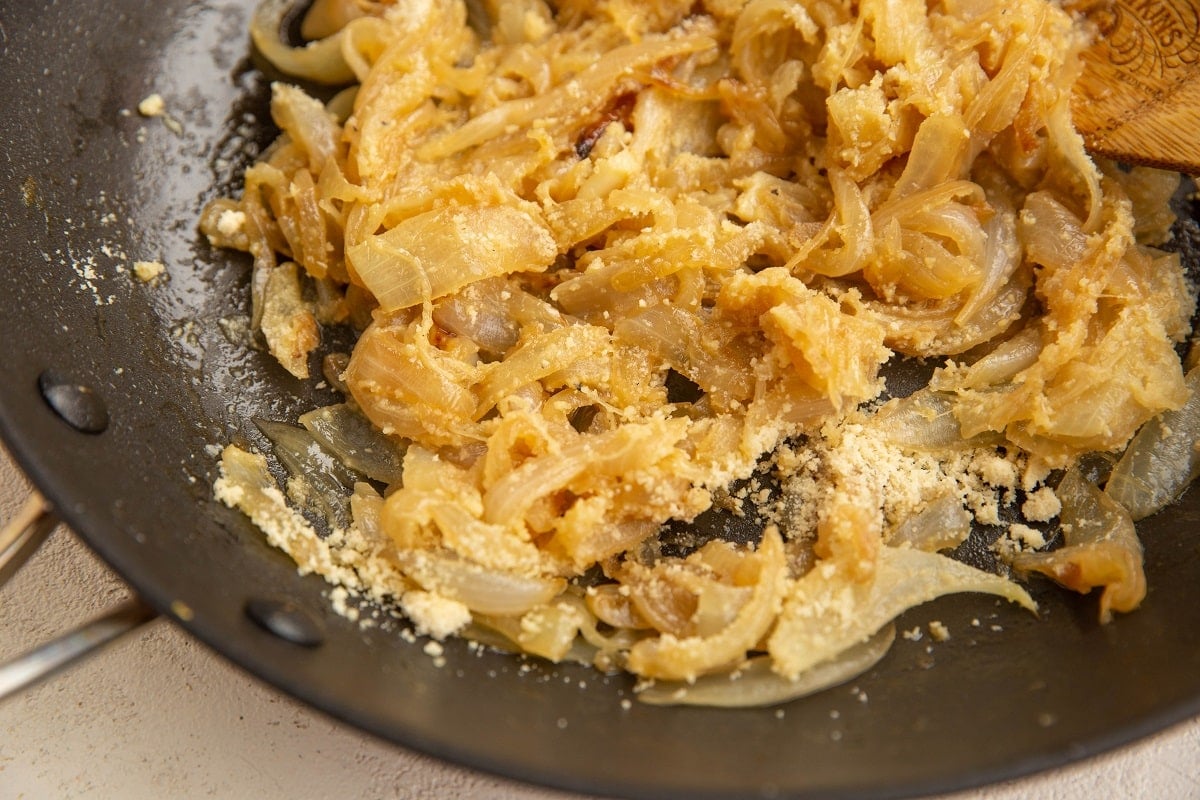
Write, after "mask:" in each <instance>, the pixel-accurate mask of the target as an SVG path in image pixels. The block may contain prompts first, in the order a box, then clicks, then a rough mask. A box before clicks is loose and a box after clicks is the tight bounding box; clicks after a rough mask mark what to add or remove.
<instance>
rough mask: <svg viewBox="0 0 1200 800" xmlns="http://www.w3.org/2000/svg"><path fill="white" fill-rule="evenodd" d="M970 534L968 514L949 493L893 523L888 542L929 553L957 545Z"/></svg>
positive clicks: (961, 504) (960, 500) (957, 497)
mask: <svg viewBox="0 0 1200 800" xmlns="http://www.w3.org/2000/svg"><path fill="white" fill-rule="evenodd" d="M970 535H971V514H970V513H969V512H968V511H967V510H966V509H965V508H963V503H962V498H960V497H959V496H958V495H957V494H955V493H953V492H950V493H947V494H944V495H942V496H941V497H939V498H937V499H936V500H934V501H933V502H931V503H930V504H929V505H927V506H925V508H923V509H921V510H920V511H918V512H917V513H916V514H913V515H912V516H910V517H908V518H907V519H905V520H904V521H903V522H901V523H900V524H899V525H897V526H896V529H895V530H894V531H893V532H892V535H891V538H889V539H888V544H889V545H891V546H892V547H904V546H908V547H912V548H914V549H916V550H924V551H925V552H927V553H933V552H937V551H938V550H948V549H950V548H952V547H958V546H959V545H960V544H962V543H963V542H965V541H966V540H967V537H968V536H970Z"/></svg>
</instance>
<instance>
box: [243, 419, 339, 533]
mask: <svg viewBox="0 0 1200 800" xmlns="http://www.w3.org/2000/svg"><path fill="white" fill-rule="evenodd" d="M254 424H255V425H257V426H258V429H259V430H260V431H262V432H263V434H265V435H266V437H267V438H268V439H270V440H271V444H272V445H273V446H274V450H275V456H276V457H277V458H278V459H279V460H280V462H282V464H283V465H284V467H286V468H287V471H288V473H289V474H290V475H291V476H292V477H293V478H295V479H298V480H300V481H302V482H303V493H299V492H291V494H293V495H294V496H293V497H292V499H293V500H295V501H296V502H297V503H300V504H301V505H303V506H305V507H307V508H310V509H312V510H313V511H315V512H317V513H319V514H321V515H322V516H323V517H324V518H325V521H326V522H328V523H329V527H330V528H331V529H337V530H346V529H347V528H349V527H350V523H351V521H352V517H351V514H350V494H351V492H353V491H354V484H355V483H356V482H357V481H359V480H361V476H360V475H359V474H358V473H356V472H354V471H353V470H350V469H347V467H346V465H345V464H343V463H342V462H341V461H340V460H338V458H337V456H335V455H334V454H333V453H330V452H329V451H328V450H326V449H325V448H323V447H321V445H320V443H319V442H317V440H316V439H315V438H313V435H312V434H311V433H309V432H308V431H306V430H304V428H300V427H297V426H295V425H289V424H287V423H286V422H272V421H270V420H265V419H255V420H254Z"/></svg>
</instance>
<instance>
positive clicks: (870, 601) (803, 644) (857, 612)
mask: <svg viewBox="0 0 1200 800" xmlns="http://www.w3.org/2000/svg"><path fill="white" fill-rule="evenodd" d="M958 592H983V593H985V594H993V595H996V596H998V597H1003V598H1005V599H1007V600H1010V601H1012V602H1014V603H1018V604H1019V605H1021V606H1022V607H1024V608H1026V609H1028V610H1030V611H1035V612H1036V610H1037V604H1036V603H1034V601H1033V598H1032V597H1030V596H1029V593H1028V592H1026V591H1025V590H1024V589H1022V588H1021V587H1020V586H1018V585H1017V584H1015V583H1013V582H1012V581H1010V580H1008V579H1007V578H1001V577H1000V576H998V575H992V574H990V573H987V572H983V571H981V570H978V569H975V568H974V567H969V566H967V565H966V564H963V563H961V562H958V561H955V560H953V559H951V558H948V557H946V556H943V555H939V554H937V553H926V552H924V551H921V550H913V549H910V548H903V549H898V548H895V547H884V548H881V550H880V552H879V558H878V561H877V562H876V564H875V578H874V580H872V581H870V582H868V583H855V582H854V581H852V580H851V579H850V578H849V576H848V575H847V574H846V572H844V571H843V570H840V569H838V568H837V565H835V564H832V563H825V564H818V565H817V566H816V567H815V568H813V569H812V570H811V571H810V572H809V573H808V574H807V575H805V576H804V577H802V578H800V579H799V580H798V581H796V583H795V585H794V588H793V590H792V593H791V595H790V596H789V597H787V598H786V599H785V601H784V606H783V611H782V613H781V614H780V615H779V622H778V623H777V624H776V626H775V631H774V633H772V634H771V638H770V639H769V640H768V644H767V649H768V651H769V652H770V654H771V656H772V657H773V658H774V660H775V671H776V672H778V673H779V674H780V675H783V676H784V677H786V678H793V679H794V678H798V677H799V676H800V675H801V673H803V672H804V671H805V670H807V669H809V668H811V667H813V666H815V665H816V664H820V663H821V662H822V661H827V660H829V659H831V658H835V657H836V656H837V655H838V654H839V653H841V652H842V651H843V650H845V649H846V648H847V647H851V646H853V645H854V644H857V643H858V642H861V641H863V640H864V639H866V638H868V637H869V636H871V635H872V634H874V633H875V632H876V631H878V630H879V629H880V628H882V627H883V626H884V625H886V624H887V623H888V622H890V621H891V620H893V619H895V618H896V617H897V616H899V615H900V614H901V613H903V612H904V611H906V610H908V609H910V608H912V607H913V606H918V605H920V604H922V603H926V602H928V601H930V600H933V599H936V598H938V597H941V596H942V595H946V594H955V593H958Z"/></svg>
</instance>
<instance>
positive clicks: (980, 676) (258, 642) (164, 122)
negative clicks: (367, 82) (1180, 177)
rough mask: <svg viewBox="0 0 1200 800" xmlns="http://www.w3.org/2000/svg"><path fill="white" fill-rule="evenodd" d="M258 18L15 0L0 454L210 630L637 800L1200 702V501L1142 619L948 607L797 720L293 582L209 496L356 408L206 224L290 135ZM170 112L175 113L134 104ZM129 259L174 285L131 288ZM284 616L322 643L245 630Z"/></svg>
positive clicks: (842, 792) (963, 759) (1070, 731)
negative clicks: (930, 628) (657, 686)
mask: <svg viewBox="0 0 1200 800" xmlns="http://www.w3.org/2000/svg"><path fill="white" fill-rule="evenodd" d="M251 10H252V4H251V3H249V2H240V1H239V2H233V1H232V0H227V1H226V2H220V1H219V0H205V2H186V1H185V0H166V1H165V2H158V3H154V4H149V3H140V2H130V1H128V0H113V2H108V3H103V4H100V3H92V2H85V1H84V0H61V1H60V2H53V3H31V2H16V0H2V1H0V75H2V77H3V80H0V108H2V109H3V111H2V113H0V142H2V143H3V145H2V147H3V150H2V152H0V219H2V220H3V222H2V223H0V225H2V228H0V297H2V298H3V302H0V363H2V365H3V371H2V375H3V378H2V379H0V435H2V436H3V439H4V441H5V443H6V444H7V446H8V447H9V449H10V451H11V452H12V454H13V456H14V457H15V458H16V460H17V461H18V462H19V464H20V465H21V466H22V468H23V469H24V470H25V471H26V473H27V475H28V476H29V478H30V479H31V480H32V481H33V482H34V483H35V484H36V485H37V486H38V487H39V488H40V489H41V490H42V491H43V492H44V493H45V494H46V496H47V497H49V498H50V499H51V500H52V502H53V504H54V506H55V507H56V510H57V512H58V513H59V514H60V515H61V516H62V517H63V518H64V519H65V520H66V521H67V522H68V523H69V524H70V525H71V527H72V528H73V529H74V530H75V531H76V532H78V533H79V535H80V536H82V537H83V538H84V539H85V540H86V541H87V543H88V544H89V545H90V546H91V547H92V548H93V549H95V550H96V552H97V553H99V554H100V555H101V556H102V557H103V558H104V559H105V560H107V561H108V562H109V563H110V564H111V565H112V566H113V567H114V568H115V569H116V570H117V571H118V572H119V573H120V574H121V575H122V576H124V578H125V579H126V580H127V581H128V582H129V583H130V584H131V586H133V587H134V588H135V589H136V590H137V591H138V592H139V593H140V594H141V595H142V596H143V597H144V598H145V599H146V600H147V601H148V602H149V603H151V604H152V605H154V606H155V607H157V608H158V609H159V610H161V611H163V612H164V613H167V614H169V615H171V616H172V617H173V618H174V619H175V620H176V621H177V622H178V623H179V624H181V625H182V626H183V627H184V628H186V629H187V630H188V631H189V632H190V633H191V634H192V635H194V636H195V637H196V638H198V639H199V640H201V641H203V642H205V643H206V644H208V645H209V646H211V647H212V648H214V649H215V650H217V651H218V652H220V653H222V654H223V655H224V656H226V657H227V658H229V659H230V660H231V661H233V662H234V663H236V664H238V665H240V666H242V667H244V668H245V669H247V670H249V671H250V672H252V673H253V674H255V675H257V676H259V677H260V678H261V679H263V680H264V681H266V682H268V683H270V684H273V685H275V686H277V687H278V688H280V689H282V690H283V691H285V692H288V693H290V694H292V695H294V696H296V697H298V698H300V699H302V700H304V701H306V702H308V703H310V704H312V705H313V706H315V707H317V708H319V709H322V710H324V711H326V712H328V713H330V714H332V715H334V716H336V717H339V718H341V719H344V720H346V721H349V722H350V723H352V724H354V725H356V726H359V727H360V728H362V729H364V730H366V731H369V732H372V733H374V734H377V735H379V736H381V737H383V738H385V739H388V740H391V741H394V742H396V743H398V744H401V745H404V746H407V747H411V748H414V749H417V750H420V751H424V752H426V753H430V754H433V755H435V756H438V757H441V758H444V759H447V760H450V761H454V762H458V763H461V764H465V765H469V766H472V767H476V768H480V769H484V770H489V771H493V772H497V773H501V774H504V775H507V776H510V777H515V778H518V779H522V780H528V781H533V782H537V783H542V784H546V785H551V786H556V787H560V788H565V789H571V790H577V791H585V792H591V793H599V794H611V795H619V796H628V797H644V798H665V797H678V798H684V797H687V798H703V797H735V796H737V797H740V796H763V797H805V798H817V797H822V798H824V797H838V798H868V797H885V796H888V797H891V796H913V795H919V794H926V793H932V792H936V791H942V790H949V789H954V788H961V787H966V786H971V785H978V784H982V783H986V782H990V781H994V780H998V779H1002V778H1007V777H1013V776H1017V775H1021V774H1025V773H1028V772H1031V771H1035V770H1039V769H1044V768H1048V767H1051V766H1056V765H1061V764H1063V763H1066V762H1068V761H1072V760H1075V759H1078V758H1081V757H1083V756H1086V755H1089V754H1092V753H1096V752H1099V751H1101V750H1105V749H1108V748H1111V747H1114V746H1116V745H1119V744H1122V743H1125V742H1128V741H1131V740H1133V739H1136V738H1138V737H1140V736H1142V735H1145V734H1147V733H1149V732H1151V731H1154V730H1157V729H1159V728H1162V727H1164V726H1166V725H1168V724H1170V723H1172V722H1175V721H1179V720H1182V719H1185V718H1188V717H1190V716H1193V715H1195V714H1197V713H1200V602H1197V600H1196V591H1197V586H1198V585H1200V547H1198V546H1197V542H1196V535H1197V528H1198V521H1200V494H1198V493H1196V492H1191V493H1189V494H1187V495H1186V496H1185V497H1184V499H1183V501H1182V502H1181V503H1180V504H1178V505H1176V506H1174V507H1172V508H1170V509H1169V510H1167V511H1166V512H1164V513H1162V514H1160V515H1158V516H1157V517H1154V518H1151V519H1149V520H1146V521H1145V523H1144V524H1142V525H1141V528H1140V530H1141V533H1142V537H1143V541H1144V543H1145V546H1146V563H1147V573H1148V577H1149V581H1150V589H1149V594H1148V596H1147V598H1146V601H1145V603H1144V605H1143V607H1142V609H1141V610H1139V611H1138V612H1136V613H1134V614H1130V615H1127V616H1122V617H1120V618H1119V619H1118V620H1117V621H1115V622H1114V623H1113V624H1110V625H1107V626H1103V627H1101V626H1100V625H1099V624H1098V623H1097V622H1096V613H1095V598H1094V597H1093V598H1087V597H1077V596H1075V595H1071V594H1069V593H1065V592H1062V591H1059V590H1055V589H1053V588H1052V587H1049V586H1048V585H1046V584H1043V583H1035V584H1033V589H1034V591H1035V595H1036V598H1037V600H1038V601H1039V603H1040V604H1041V607H1042V613H1041V617H1040V619H1035V618H1034V617H1032V616H1030V615H1028V614H1025V613H1023V612H1020V611H1018V610H1016V609H1012V608H1008V607H1004V606H1001V605H999V604H997V603H996V602H995V601H993V600H992V599H990V598H986V599H984V598H979V597H974V596H958V597H953V598H947V599H943V600H941V601H938V602H936V603H933V604H930V605H927V606H924V607H922V608H919V609H916V610H914V611H912V612H909V614H907V615H906V616H905V617H903V618H902V619H901V620H900V623H899V625H900V627H901V628H908V627H912V626H914V625H918V624H920V625H924V624H926V623H927V622H928V621H930V620H934V619H937V620H940V621H942V622H943V623H944V624H946V625H947V627H948V628H949V629H950V630H951V632H952V638H951V639H950V640H949V641H946V642H943V643H938V644H936V645H935V646H933V647H932V649H931V651H927V645H928V639H924V640H922V641H921V642H909V641H906V640H904V639H900V640H899V641H898V642H897V644H896V646H895V647H894V648H893V650H892V652H891V653H890V654H889V655H888V656H887V657H886V658H885V659H884V661H882V662H881V663H880V664H879V665H878V666H877V667H876V668H875V669H873V670H872V671H871V672H869V673H868V674H867V675H865V676H863V677H862V678H860V679H859V680H857V681H855V682H854V683H853V684H851V685H848V686H845V687H841V688H838V689H834V690H831V691H829V692H826V693H824V694H821V695H818V696H816V697H812V698H809V699H806V700H802V701H799V702H796V703H793V704H791V705H789V706H787V707H786V711H785V712H784V713H783V714H777V713H775V711H774V710H765V711H764V710H745V711H741V710H739V711H728V710H711V709H686V708H653V707H647V706H642V705H639V704H638V703H636V702H634V703H632V704H623V703H622V700H623V699H629V698H631V697H632V693H631V684H630V683H629V682H628V681H627V680H626V679H624V678H603V677H601V676H600V675H598V674H597V673H595V672H593V671H591V670H588V669H584V668H581V667H573V666H552V665H548V664H543V663H540V662H536V661H529V662H522V661H518V660H516V659H514V658H513V657H510V656H506V655H502V654H499V653H491V652H474V651H469V650H468V649H467V648H466V647H465V646H464V644H463V643H462V642H459V641H453V642H449V643H448V644H447V647H446V665H445V666H443V667H439V666H437V665H436V664H435V662H434V660H433V659H431V658H430V657H429V656H428V655H426V654H424V653H423V652H422V648H421V646H420V644H419V643H418V644H417V645H412V644H409V643H408V642H406V641H404V640H403V639H402V638H401V637H400V636H398V635H396V633H395V631H394V630H388V629H387V627H388V626H383V627H377V628H373V629H366V630H364V629H363V628H361V627H360V626H358V625H356V624H354V623H351V622H349V621H347V620H346V619H344V618H343V617H341V616H338V615H336V614H334V613H333V612H332V611H330V610H329V602H328V599H327V597H326V593H327V591H328V589H329V587H328V586H327V585H326V584H325V583H323V581H321V579H319V578H316V577H313V576H308V577H300V576H298V575H297V574H296V570H295V567H294V565H293V564H292V563H291V561H290V560H289V559H288V558H287V557H286V556H285V555H283V554H282V553H280V552H278V551H275V550H273V549H272V548H270V547H269V546H268V545H267V544H266V543H265V541H264V540H263V538H262V536H261V534H259V533H258V532H257V531H256V530H255V529H254V528H253V527H252V526H251V525H250V524H249V522H248V521H247V520H246V519H244V518H243V517H242V516H241V515H240V514H238V513H237V512H234V511H231V510H229V509H227V508H225V507H223V506H221V505H220V504H218V503H217V502H215V501H214V500H213V499H212V491H211V486H212V481H213V479H214V477H215V476H216V449H215V448H216V447H218V446H220V445H223V444H225V443H227V442H230V441H234V440H242V441H251V442H259V441H261V440H259V439H257V438H256V437H257V436H258V434H257V433H256V432H255V431H254V430H253V425H252V424H251V423H250V419H251V418H252V417H253V416H256V415H258V416H266V417H271V418H275V419H294V418H295V416H296V415H297V414H298V413H300V412H301V411H303V410H307V409H309V408H311V407H313V406H314V405H317V404H323V403H327V402H332V401H334V400H335V398H334V396H333V395H331V394H329V393H328V392H327V391H323V390H321V389H319V388H317V385H316V382H315V381H312V382H308V383H304V382H300V381H297V380H295V379H294V378H292V377H290V376H289V375H287V374H286V373H284V372H283V371H282V369H281V368H279V366H278V365H277V364H275V363H273V361H272V359H271V358H270V357H269V356H267V355H265V354H264V353H261V352H259V351H256V350H251V349H247V348H246V347H245V346H244V344H243V343H241V342H239V341H238V337H237V335H236V328H237V325H236V320H237V319H238V318H239V317H240V316H244V315H245V314H246V313H247V312H248V303H249V300H248V285H247V277H248V265H247V263H246V262H245V261H244V260H242V259H241V258H240V257H239V256H238V255H236V254H230V253H225V252H217V251H214V250H212V249H210V248H209V247H208V245H207V244H206V243H205V242H204V241H203V239H202V237H200V236H199V235H198V234H197V232H196V220H197V217H198V214H199V211H200V209H201V208H202V206H203V205H204V203H205V202H206V201H207V200H208V199H210V198H211V197H213V196H216V195H218V194H226V193H229V192H232V191H235V190H236V178H235V176H236V175H237V174H238V172H239V171H240V169H241V168H243V167H244V165H245V164H246V163H247V161H248V160H249V159H251V158H252V157H253V156H254V155H255V154H256V153H257V151H258V149H259V148H261V147H262V146H265V144H266V143H267V142H268V141H270V139H271V138H272V136H273V132H272V131H271V129H270V124H269V120H268V119H267V116H266V97H267V84H266V79H265V78H264V77H263V76H262V74H261V73H260V72H259V71H257V69H256V68H255V65H254V63H253V62H252V61H251V59H250V56H249V50H250V47H249V43H248V39H247V36H246V33H245V31H246V26H247V21H248V17H249V15H250V13H251ZM154 93H157V94H159V95H161V96H162V97H163V98H164V101H165V107H166V112H167V116H166V117H153V118H147V117H143V116H141V115H139V114H138V113H137V111H136V108H137V105H138V103H139V101H141V100H142V99H143V98H145V97H147V96H149V95H151V94H154ZM1191 213H1193V214H1194V210H1193V211H1192V212H1191ZM1188 226H1190V227H1188ZM1196 230H1197V229H1196V227H1195V225H1194V223H1191V222H1189V223H1187V225H1185V226H1184V228H1181V233H1180V239H1181V241H1187V240H1188V239H1189V236H1192V235H1193V233H1194V232H1195V231H1196ZM135 261H160V262H162V263H163V264H165V265H166V267H167V272H168V274H169V277H168V278H167V279H166V280H165V281H163V282H160V283H157V284H146V283H143V282H141V281H139V280H136V279H134V278H133V277H131V275H130V269H131V267H132V264H133V262H135ZM231 323H233V324H231ZM78 385H83V386H86V387H88V390H89V391H88V392H87V394H88V395H90V397H91V398H92V401H99V402H98V403H96V404H94V405H93V406H89V412H90V413H89V414H88V415H85V416H86V419H85V420H83V421H84V422H85V423H89V424H85V425H84V427H85V428H102V430H99V432H84V431H80V430H78V429H77V428H76V427H73V426H72V425H71V424H68V422H66V421H64V419H63V417H62V416H60V414H59V413H57V412H56V411H55V410H53V409H52V407H51V405H50V404H49V403H47V401H46V398H45V395H46V394H47V393H49V394H51V395H53V394H54V392H55V387H73V386H78ZM89 402H90V401H89ZM101 407H102V408H101ZM101 411H102V412H103V413H101ZM76 421H77V422H79V421H80V420H76ZM279 602H286V603H289V604H291V606H293V607H295V608H296V609H298V614H299V615H300V617H301V618H302V620H303V621H304V623H307V624H308V627H305V628H304V630H305V632H306V633H307V634H310V637H309V639H310V640H309V641H307V642H306V643H302V644H297V643H295V642H293V641H289V640H288V637H281V636H278V635H276V634H273V633H270V632H268V631H267V630H266V629H265V628H264V627H263V626H262V625H260V624H259V623H257V622H255V621H254V620H253V619H252V618H251V615H249V614H247V608H248V606H249V607H252V608H254V609H257V610H258V612H259V616H260V617H261V616H262V613H261V612H262V609H264V608H266V609H271V608H273V607H274V606H273V604H276V603H279ZM973 621H978V623H979V624H978V625H974V624H972V622H973ZM302 625H303V623H302ZM291 638H293V639H294V638H296V637H294V636H293V637H291ZM301 638H303V637H301ZM581 684H584V685H585V687H586V688H581ZM626 705H628V706H629V707H628V708H626V707H625V706H626ZM832 712H837V713H836V714H834V713H832ZM347 768H348V769H349V768H350V765H347Z"/></svg>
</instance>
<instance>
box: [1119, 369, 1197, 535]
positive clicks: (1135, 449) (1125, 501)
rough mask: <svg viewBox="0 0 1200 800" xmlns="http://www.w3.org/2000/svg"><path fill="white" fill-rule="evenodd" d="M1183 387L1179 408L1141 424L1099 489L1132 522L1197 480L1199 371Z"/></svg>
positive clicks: (1161, 507)
mask: <svg viewBox="0 0 1200 800" xmlns="http://www.w3.org/2000/svg"><path fill="white" fill-rule="evenodd" d="M1184 383H1185V385H1186V386H1187V388H1188V391H1189V392H1191V396H1190V397H1189V398H1188V401H1187V402H1186V403H1184V405H1183V408H1180V409H1178V410H1176V411H1165V412H1163V413H1162V414H1160V415H1159V416H1157V417H1155V418H1154V419H1152V420H1150V421H1149V422H1147V423H1146V424H1145V425H1143V426H1142V429H1141V430H1140V431H1138V433H1137V435H1136V436H1134V437H1133V441H1131V442H1130V443H1129V447H1127V448H1126V449H1125V454H1124V455H1123V456H1121V460H1120V461H1118V462H1117V465H1116V466H1115V467H1113V471H1112V474H1111V475H1110V476H1109V478H1108V483H1107V484H1106V485H1105V487H1104V492H1105V494H1107V495H1108V496H1109V497H1111V498H1112V499H1113V500H1116V501H1117V502H1118V503H1120V504H1121V505H1122V506H1124V507H1125V509H1126V510H1127V511H1128V512H1129V515H1130V516H1131V517H1133V519H1134V521H1135V522H1136V521H1137V520H1139V519H1143V518H1145V517H1148V516H1150V515H1151V514H1153V513H1155V512H1156V511H1160V510H1162V509H1163V508H1165V507H1166V506H1167V505H1168V504H1170V503H1171V502H1173V501H1174V500H1176V499H1177V498H1178V497H1179V495H1181V494H1183V490H1184V489H1186V488H1187V487H1188V484H1190V483H1191V482H1192V481H1193V480H1195V479H1196V477H1197V476H1200V451H1198V450H1197V449H1196V448H1197V446H1198V445H1200V368H1195V369H1192V370H1191V371H1190V372H1189V373H1188V374H1187V378H1186V379H1185V380H1184Z"/></svg>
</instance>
